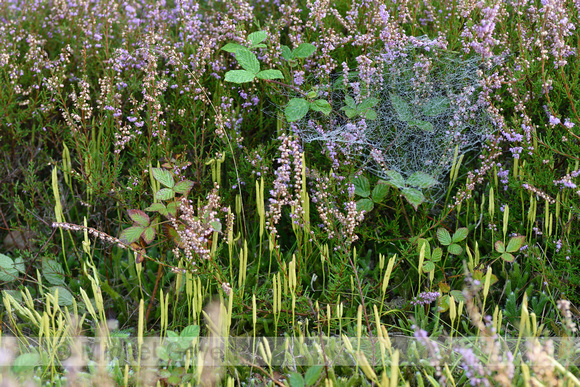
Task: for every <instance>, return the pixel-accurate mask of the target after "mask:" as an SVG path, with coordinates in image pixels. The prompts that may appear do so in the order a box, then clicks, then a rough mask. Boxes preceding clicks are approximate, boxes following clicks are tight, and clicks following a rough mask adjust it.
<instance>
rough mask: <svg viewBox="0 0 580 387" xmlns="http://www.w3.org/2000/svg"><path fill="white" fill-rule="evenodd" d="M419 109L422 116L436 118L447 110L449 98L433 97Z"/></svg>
mask: <svg viewBox="0 0 580 387" xmlns="http://www.w3.org/2000/svg"><path fill="white" fill-rule="evenodd" d="M421 108H422V110H423V114H425V115H426V116H430V117H435V116H438V115H440V114H443V113H445V111H446V110H447V109H448V108H449V98H447V97H443V96H439V97H433V98H431V99H430V100H429V101H427V102H426V103H424V104H423V106H422V107H421Z"/></svg>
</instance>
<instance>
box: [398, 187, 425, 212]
mask: <svg viewBox="0 0 580 387" xmlns="http://www.w3.org/2000/svg"><path fill="white" fill-rule="evenodd" d="M401 191H402V192H403V196H404V197H405V199H407V201H408V202H409V204H411V205H412V206H413V208H414V209H415V211H417V209H418V208H419V205H420V204H421V203H423V202H424V201H425V196H423V193H422V192H421V191H419V190H416V189H415V188H407V187H405V188H403V189H402V190H401Z"/></svg>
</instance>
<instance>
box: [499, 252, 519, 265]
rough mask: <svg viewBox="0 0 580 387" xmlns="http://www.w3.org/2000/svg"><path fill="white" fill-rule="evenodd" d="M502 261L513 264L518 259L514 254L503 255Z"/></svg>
mask: <svg viewBox="0 0 580 387" xmlns="http://www.w3.org/2000/svg"><path fill="white" fill-rule="evenodd" d="M501 259H503V260H504V261H506V262H510V263H511V262H513V261H514V260H515V259H516V257H514V256H513V254H510V253H503V254H502V255H501Z"/></svg>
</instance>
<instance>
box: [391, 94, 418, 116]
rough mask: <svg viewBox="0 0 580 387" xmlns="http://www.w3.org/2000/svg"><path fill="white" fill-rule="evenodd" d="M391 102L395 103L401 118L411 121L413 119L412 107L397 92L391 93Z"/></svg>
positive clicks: (396, 110) (394, 106)
mask: <svg viewBox="0 0 580 387" xmlns="http://www.w3.org/2000/svg"><path fill="white" fill-rule="evenodd" d="M391 104H392V105H393V108H394V109H395V112H396V113H397V116H398V117H399V120H401V121H404V122H409V121H411V120H412V119H413V114H412V113H411V108H410V107H409V104H407V102H405V100H403V98H401V97H399V96H398V95H397V94H394V93H391Z"/></svg>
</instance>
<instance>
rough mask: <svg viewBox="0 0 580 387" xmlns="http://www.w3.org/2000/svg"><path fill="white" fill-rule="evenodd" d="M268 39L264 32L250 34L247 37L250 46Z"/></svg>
mask: <svg viewBox="0 0 580 387" xmlns="http://www.w3.org/2000/svg"><path fill="white" fill-rule="evenodd" d="M267 37H268V33H267V32H266V31H256V32H252V33H251V34H250V35H248V40H249V41H250V44H251V45H255V44H258V43H262V42H263V41H264V40H266V38H267Z"/></svg>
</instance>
